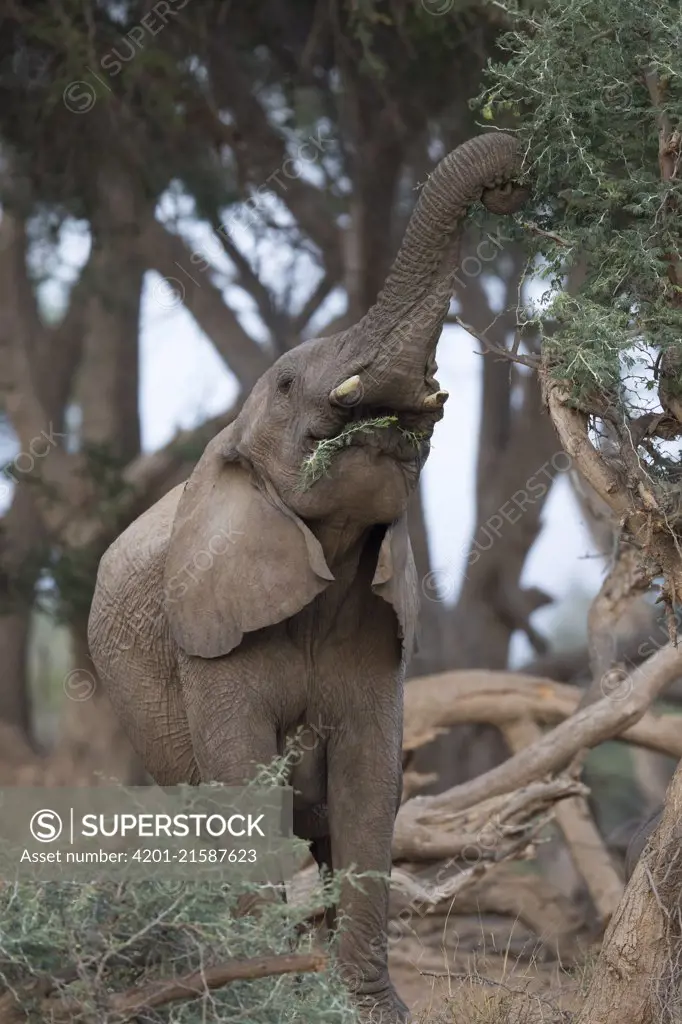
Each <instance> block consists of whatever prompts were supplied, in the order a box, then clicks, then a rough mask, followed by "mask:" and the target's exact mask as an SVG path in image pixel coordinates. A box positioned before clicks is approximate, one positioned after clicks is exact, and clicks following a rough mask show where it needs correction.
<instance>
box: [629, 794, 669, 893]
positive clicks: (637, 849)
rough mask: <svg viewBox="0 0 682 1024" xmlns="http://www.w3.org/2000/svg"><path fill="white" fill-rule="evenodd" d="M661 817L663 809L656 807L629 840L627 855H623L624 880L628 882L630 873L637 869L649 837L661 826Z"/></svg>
mask: <svg viewBox="0 0 682 1024" xmlns="http://www.w3.org/2000/svg"><path fill="white" fill-rule="evenodd" d="M662 817H663V807H658V808H657V809H656V810H655V811H654V812H653V813H652V814H650V815H649V817H648V818H647V819H646V821H644V822H643V823H642V824H641V825H640V826H639V828H638V829H637V831H636V832H635V834H634V836H633V837H632V839H631V840H630V843H629V845H628V849H627V853H626V854H625V879H626V881H628V882H629V881H630V879H631V878H632V873H633V871H634V870H635V868H636V867H637V861H638V860H639V858H640V857H641V856H642V854H643V852H644V847H645V846H646V844H647V843H648V842H649V836H651V835H652V834H653V833H654V832H655V831H656V829H657V828H658V826H659V825H660V824H661V818H662Z"/></svg>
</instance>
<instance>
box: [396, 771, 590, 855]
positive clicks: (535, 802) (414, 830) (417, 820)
mask: <svg viewBox="0 0 682 1024" xmlns="http://www.w3.org/2000/svg"><path fill="white" fill-rule="evenodd" d="M584 793H587V789H586V787H585V786H583V785H582V783H580V782H579V781H577V780H576V779H572V778H569V777H568V776H559V777H558V778H555V779H549V780H542V781H534V782H531V783H530V784H529V785H527V786H524V787H522V788H520V789H519V790H517V791H515V792H512V793H504V794H502V795H499V796H492V797H491V798H490V799H484V800H481V801H480V802H479V803H477V804H475V805H473V806H470V807H466V808H462V809H454V808H453V809H452V810H451V809H450V808H448V806H447V805H446V804H444V803H439V805H438V807H437V808H436V807H434V808H433V809H432V810H430V811H429V812H428V813H427V814H426V815H425V816H424V820H422V816H421V814H420V813H419V811H417V814H416V815H413V814H408V815H404V814H403V812H404V811H405V810H406V809H408V810H411V809H412V805H417V807H421V806H423V804H424V803H426V802H427V801H428V806H429V808H431V801H439V800H440V797H422V798H420V797H415V798H414V799H413V800H409V801H408V802H407V803H406V804H403V807H402V808H401V809H400V812H399V814H398V817H397V819H396V827H395V832H394V835H393V859H394V860H396V861H400V860H440V859H443V858H448V857H457V856H462V855H465V854H467V853H473V852H475V854H476V862H477V863H479V862H485V861H488V860H490V861H497V862H499V861H501V860H505V859H509V858H513V857H518V856H520V855H521V854H522V853H523V851H524V850H525V849H526V848H527V847H528V845H529V844H530V843H531V842H532V841H533V839H534V837H535V835H536V834H537V832H538V831H539V830H540V828H542V827H543V826H544V825H545V824H546V823H547V822H548V821H549V820H550V817H551V814H550V812H551V810H552V808H553V807H554V804H555V803H556V802H557V801H559V800H565V799H567V798H568V797H571V796H577V795H579V794H584Z"/></svg>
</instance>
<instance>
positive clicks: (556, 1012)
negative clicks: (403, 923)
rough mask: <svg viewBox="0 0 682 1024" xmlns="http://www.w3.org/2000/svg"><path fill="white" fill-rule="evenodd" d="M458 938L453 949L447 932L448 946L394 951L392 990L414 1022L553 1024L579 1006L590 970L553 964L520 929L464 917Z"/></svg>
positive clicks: (412, 939)
mask: <svg viewBox="0 0 682 1024" xmlns="http://www.w3.org/2000/svg"><path fill="white" fill-rule="evenodd" d="M456 932H457V934H458V937H459V942H455V943H453V942H452V938H451V931H450V929H448V943H447V946H446V945H445V944H442V945H439V944H438V942H437V941H436V942H434V941H433V940H431V941H429V942H428V943H424V942H423V941H421V940H420V939H419V937H416V936H405V937H402V938H401V939H400V940H399V941H398V942H396V943H395V944H394V945H393V946H392V948H391V953H390V969H391V977H392V979H393V983H394V984H395V986H396V988H397V989H398V991H399V993H400V995H401V996H402V998H403V999H404V1001H405V1002H406V1003H407V1005H408V1006H409V1007H410V1009H411V1010H412V1012H413V1013H414V1015H415V1019H416V1020H417V1021H419V1022H423V1024H426V1022H429V1024H431V1022H433V1024H436V1022H438V1024H440V1022H443V1024H444V1022H456V1024H502V1022H503V1021H507V1020H509V1021H514V1022H515V1024H516V1022H518V1024H535V1022H536V1021H537V1022H548V1024H549V1022H552V1024H553V1022H555V1021H556V1022H559V1021H561V1020H562V1019H565V1018H564V1014H565V1012H566V1011H571V1010H575V1009H576V1008H577V1006H578V1005H579V1004H580V997H581V992H582V991H584V988H585V980H586V971H587V968H586V966H585V963H582V964H579V965H576V964H575V963H572V964H562V963H560V962H558V961H557V960H556V959H554V958H550V957H548V956H547V953H546V951H543V950H540V949H538V947H537V946H535V947H534V946H533V945H532V943H531V942H528V941H524V940H525V939H526V936H524V935H523V934H520V935H519V934H518V933H519V932H521V933H523V929H519V927H518V925H517V924H516V923H515V922H511V921H508V920H507V921H504V920H501V921H495V922H493V923H492V924H491V923H490V922H487V921H485V920H483V919H479V920H478V921H477V920H475V919H473V918H467V919H462V920H461V921H458V922H457V928H456ZM515 932H516V933H517V934H516V935H515ZM587 959H588V961H589V955H588V958H587Z"/></svg>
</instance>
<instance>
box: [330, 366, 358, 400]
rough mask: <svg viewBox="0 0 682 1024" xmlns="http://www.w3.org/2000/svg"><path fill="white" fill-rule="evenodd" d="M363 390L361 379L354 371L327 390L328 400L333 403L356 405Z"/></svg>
mask: <svg viewBox="0 0 682 1024" xmlns="http://www.w3.org/2000/svg"><path fill="white" fill-rule="evenodd" d="M364 391H365V389H364V388H363V386H362V381H361V380H360V378H359V376H358V375H357V373H356V374H354V375H353V376H352V377H349V378H348V380H344V381H343V382H342V383H341V384H339V386H338V387H337V388H334V389H333V391H330V392H329V401H330V402H333V403H334V405H357V403H358V402H359V401H360V399H361V398H362V396H363V394H364Z"/></svg>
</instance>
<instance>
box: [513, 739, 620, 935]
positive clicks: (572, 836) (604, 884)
mask: <svg viewBox="0 0 682 1024" xmlns="http://www.w3.org/2000/svg"><path fill="white" fill-rule="evenodd" d="M504 736H505V739H506V740H507V743H508V744H509V747H510V749H511V750H512V751H513V752H514V753H516V752H517V751H518V750H523V749H525V748H526V747H530V746H531V745H532V744H533V743H537V742H538V740H539V739H540V738H541V737H542V733H541V731H540V727H539V726H538V725H537V724H536V723H535V722H532V721H530V720H526V721H520V722H517V723H516V724H515V725H512V726H509V727H508V728H507V729H505V730H504ZM554 816H555V818H556V822H557V825H558V826H559V828H560V829H561V831H562V833H563V836H564V839H565V840H566V845H567V846H568V850H569V853H570V854H571V858H572V860H573V863H574V864H575V867H576V869H577V871H579V873H580V874H581V875H582V877H583V879H584V881H585V884H586V886H587V889H588V892H589V894H590V896H591V898H592V902H593V903H594V906H595V907H596V909H597V912H598V914H599V917H600V920H601V921H602V922H603V924H606V922H607V921H608V920H609V919H610V918H611V915H612V914H613V913H614V911H615V909H616V907H617V906H618V904H619V903H620V900H621V897H622V895H623V883H622V881H621V878H620V875H619V874H618V872H617V871H616V869H615V867H614V864H613V860H612V859H611V856H610V854H609V852H608V850H607V849H606V845H605V843H604V840H603V839H602V837H601V835H600V833H599V829H598V828H597V826H596V825H595V823H594V821H593V819H592V815H591V814H590V809H589V807H588V804H587V800H586V799H585V798H584V797H582V796H577V797H573V798H571V799H570V800H562V801H561V803H558V804H557V806H556V809H555V815H554Z"/></svg>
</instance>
